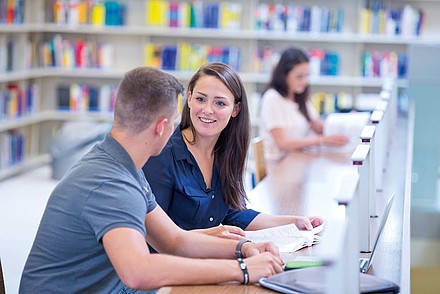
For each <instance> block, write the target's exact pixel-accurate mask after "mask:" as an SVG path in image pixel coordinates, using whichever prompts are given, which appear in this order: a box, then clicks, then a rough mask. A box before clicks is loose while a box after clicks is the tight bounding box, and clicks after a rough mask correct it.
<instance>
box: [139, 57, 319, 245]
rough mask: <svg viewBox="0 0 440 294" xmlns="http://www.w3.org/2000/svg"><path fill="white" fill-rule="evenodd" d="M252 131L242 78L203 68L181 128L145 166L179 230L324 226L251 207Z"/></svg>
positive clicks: (229, 233) (223, 233) (232, 232)
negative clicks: (247, 169)
mask: <svg viewBox="0 0 440 294" xmlns="http://www.w3.org/2000/svg"><path fill="white" fill-rule="evenodd" d="M249 133H250V119H249V109H248V101H247V95H246V92H245V89H244V86H243V84H242V81H241V79H240V77H239V76H238V74H237V73H236V72H234V71H233V70H232V69H231V68H230V67H229V66H228V65H226V64H223V63H210V64H206V65H204V66H202V67H201V68H200V69H199V70H198V71H197V73H196V74H195V75H194V76H193V77H192V79H191V80H190V82H189V85H188V91H187V103H185V105H184V108H183V111H182V120H181V123H180V126H179V127H177V128H176V130H175V131H174V134H173V135H172V136H171V138H170V140H169V141H168V143H167V145H166V146H165V148H164V150H163V151H162V153H161V154H160V155H159V156H157V157H152V158H150V159H149V160H148V162H147V163H146V164H145V165H144V167H143V171H144V173H145V176H146V178H147V180H148V182H149V183H150V185H151V188H152V190H153V193H154V195H155V196H156V200H157V202H158V203H159V205H160V206H161V207H162V208H163V209H164V211H165V212H166V213H167V214H168V215H169V216H170V217H171V219H172V220H173V221H174V222H175V223H176V224H177V225H178V226H180V227H181V228H183V229H186V230H193V229H201V230H199V231H200V232H203V233H206V234H210V235H215V236H219V237H225V238H235V239H240V238H243V237H244V236H245V235H244V232H243V230H244V229H246V230H257V229H263V228H268V227H274V226H278V225H284V224H288V223H294V224H295V225H296V226H297V227H298V228H299V229H300V230H301V229H307V230H310V229H312V228H313V227H316V226H318V225H320V224H322V223H323V220H322V219H321V218H319V217H300V216H291V215H269V214H264V213H259V212H257V211H254V210H251V209H246V192H245V190H244V183H243V182H244V171H245V161H246V156H247V152H248V147H249V136H250V135H249Z"/></svg>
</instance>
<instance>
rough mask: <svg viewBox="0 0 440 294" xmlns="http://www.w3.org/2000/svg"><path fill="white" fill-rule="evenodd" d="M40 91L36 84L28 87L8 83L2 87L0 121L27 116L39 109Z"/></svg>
mask: <svg viewBox="0 0 440 294" xmlns="http://www.w3.org/2000/svg"><path fill="white" fill-rule="evenodd" d="M39 103H40V92H39V89H38V86H37V85H36V84H30V85H28V86H27V87H26V88H23V87H21V86H20V85H18V84H16V83H8V84H6V85H2V87H1V88H0V121H2V120H6V119H14V118H18V117H22V116H26V115H29V114H32V113H35V112H37V111H38V106H39Z"/></svg>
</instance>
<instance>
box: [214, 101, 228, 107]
mask: <svg viewBox="0 0 440 294" xmlns="http://www.w3.org/2000/svg"><path fill="white" fill-rule="evenodd" d="M216 104H217V105H218V106H225V105H226V103H224V102H223V101H218V102H217V103H216Z"/></svg>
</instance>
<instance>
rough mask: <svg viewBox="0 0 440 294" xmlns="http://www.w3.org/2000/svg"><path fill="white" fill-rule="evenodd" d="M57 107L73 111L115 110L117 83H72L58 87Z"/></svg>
mask: <svg viewBox="0 0 440 294" xmlns="http://www.w3.org/2000/svg"><path fill="white" fill-rule="evenodd" d="M56 91H57V101H58V102H57V107H58V109H59V110H63V111H73V112H89V111H92V112H103V113H108V112H113V110H114V108H115V101H116V93H117V85H114V84H104V85H102V86H92V85H87V84H84V83H72V84H69V85H59V86H58V87H57V90H56Z"/></svg>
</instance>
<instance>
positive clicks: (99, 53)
mask: <svg viewBox="0 0 440 294" xmlns="http://www.w3.org/2000/svg"><path fill="white" fill-rule="evenodd" d="M40 63H41V66H49V67H63V68H102V69H110V68H112V66H113V46H112V45H111V44H108V43H100V42H95V41H87V40H84V39H76V40H68V39H63V38H62V37H61V35H59V34H57V35H55V36H54V37H53V39H51V40H49V41H47V42H44V43H42V44H41V45H40Z"/></svg>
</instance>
